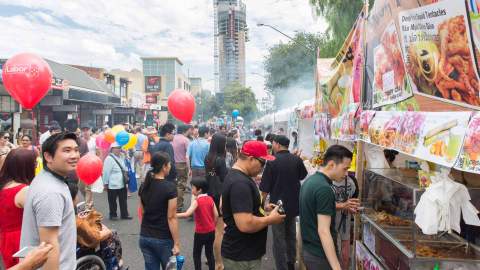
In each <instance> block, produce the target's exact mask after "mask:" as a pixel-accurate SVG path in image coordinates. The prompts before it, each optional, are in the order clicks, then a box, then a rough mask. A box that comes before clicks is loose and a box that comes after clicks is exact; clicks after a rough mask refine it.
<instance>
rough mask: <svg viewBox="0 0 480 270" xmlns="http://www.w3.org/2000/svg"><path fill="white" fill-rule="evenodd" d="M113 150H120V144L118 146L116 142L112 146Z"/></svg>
mask: <svg viewBox="0 0 480 270" xmlns="http://www.w3.org/2000/svg"><path fill="white" fill-rule="evenodd" d="M110 147H111V148H120V147H121V146H120V144H118V143H117V142H114V143H112V144H111V145H110Z"/></svg>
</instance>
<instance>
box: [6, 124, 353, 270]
mask: <svg viewBox="0 0 480 270" xmlns="http://www.w3.org/2000/svg"><path fill="white" fill-rule="evenodd" d="M124 128H125V129H126V130H128V131H129V132H131V133H134V134H135V136H136V137H137V143H136V145H135V146H134V148H133V149H130V150H125V149H123V148H122V147H121V146H120V145H119V144H117V143H112V144H111V145H110V147H109V148H108V149H105V148H101V147H97V144H96V136H99V135H101V133H102V132H104V131H105V130H107V129H109V127H108V126H105V127H103V128H102V129H100V130H96V129H92V128H90V127H81V128H80V129H79V128H78V124H77V122H76V121H75V120H71V121H70V120H68V121H67V122H65V123H64V124H63V128H62V127H61V126H60V125H59V124H58V123H55V122H53V123H51V124H50V126H49V129H48V130H47V131H46V132H45V133H43V134H41V135H40V136H39V140H38V144H36V143H35V142H34V141H33V139H32V137H30V136H28V134H21V135H18V136H17V137H18V138H17V140H16V141H13V140H12V139H13V138H11V137H10V134H8V133H0V203H1V204H2V208H0V216H2V219H1V220H0V251H1V255H2V258H3V263H4V264H5V266H6V267H7V269H36V268H37V267H39V266H40V265H43V268H42V269H75V268H76V259H77V253H76V252H77V247H78V245H79V243H78V242H79V241H78V239H77V230H78V231H79V235H78V236H79V237H80V236H81V235H80V231H81V232H82V237H85V235H84V234H85V233H84V231H87V232H88V231H89V230H80V229H78V226H79V216H80V223H82V222H81V215H79V214H78V213H77V209H76V207H75V205H76V204H77V203H78V202H79V196H77V193H81V194H82V195H83V199H84V200H85V203H86V206H87V209H92V211H94V210H93V209H94V206H95V202H94V199H93V196H92V186H88V185H85V184H83V182H82V181H79V180H78V177H77V176H76V173H75V168H76V164H77V162H78V160H79V158H80V157H81V156H83V155H85V154H87V153H95V154H96V155H98V156H99V157H101V158H102V160H103V161H104V165H103V173H102V177H101V179H99V180H98V181H101V184H103V188H104V190H106V192H107V194H108V196H107V197H108V205H109V213H108V217H109V218H110V219H111V220H117V219H127V220H128V219H132V216H131V214H130V213H129V212H128V206H127V202H128V200H127V198H128V197H129V196H132V194H131V193H130V190H129V182H128V181H127V180H126V179H128V177H129V176H128V171H134V174H135V178H136V179H138V181H139V184H140V188H139V190H138V196H139V205H140V207H139V215H140V218H141V221H140V222H141V229H140V237H139V249H140V250H141V252H142V254H143V257H144V262H145V266H144V267H145V269H147V270H150V269H155V270H157V269H160V267H161V269H165V268H166V265H167V263H168V261H169V258H170V257H171V256H172V255H178V254H180V250H181V246H180V237H181V236H180V234H179V223H178V218H191V217H192V216H193V220H194V222H195V231H194V238H193V239H194V243H193V251H192V254H193V256H192V257H193V261H194V265H195V269H196V270H197V269H201V267H202V263H201V254H202V250H203V249H205V256H206V258H207V265H208V269H210V270H213V269H227V270H236V269H245V270H247V269H262V267H261V264H262V257H263V256H264V255H265V253H266V248H267V230H268V227H269V226H270V227H271V230H272V235H273V254H274V259H275V266H276V269H277V270H284V269H285V270H292V269H295V263H296V261H297V259H298V258H297V255H296V253H297V241H298V237H297V233H296V231H297V229H296V223H297V217H299V223H300V228H301V236H302V240H301V241H302V245H303V254H302V256H303V258H304V263H305V265H306V268H307V269H347V268H348V264H349V253H348V250H349V248H350V238H349V236H350V220H351V216H350V214H351V213H355V212H356V211H357V209H358V207H359V204H358V200H357V199H355V190H357V189H358V188H356V182H355V180H354V178H353V179H352V177H351V176H350V177H348V169H349V167H350V163H351V161H352V153H351V152H350V151H349V150H348V149H346V148H345V147H343V146H339V145H334V146H331V147H330V148H329V149H328V150H327V151H326V153H325V156H324V157H323V161H324V162H323V166H322V167H321V168H320V169H319V170H318V171H317V172H316V173H314V174H311V175H310V176H308V177H307V175H308V172H307V169H306V168H305V165H304V163H303V160H302V159H301V158H300V153H301V152H300V151H299V150H298V139H297V134H296V132H294V133H292V134H291V135H292V136H291V138H293V142H290V139H289V138H288V137H287V136H286V135H285V134H284V132H283V131H279V132H278V133H279V134H277V135H273V134H271V133H270V134H268V135H267V136H266V137H265V139H264V137H263V136H262V134H261V131H255V134H252V138H251V139H250V140H244V141H241V139H240V137H241V136H240V132H239V130H238V129H235V128H233V129H230V130H227V129H226V127H218V128H212V127H207V126H203V125H200V126H192V125H178V126H175V125H173V124H172V123H165V124H164V125H162V126H161V127H160V128H159V129H158V130H157V129H155V128H154V127H151V126H148V127H144V126H142V125H141V124H140V123H133V124H132V125H131V124H129V123H125V124H124ZM130 164H132V166H131V167H132V168H130ZM305 179H307V180H305ZM302 181H304V183H303V184H301V183H302ZM190 191H191V199H190V205H187V203H186V202H187V201H188V198H187V196H189V195H188V194H187V192H190ZM117 206H119V208H120V213H118V212H117ZM119 214H120V215H119ZM4 217H8V218H4ZM82 224H83V223H82ZM98 231H100V232H102V231H103V232H105V231H108V232H109V233H108V237H112V233H111V232H110V230H108V228H106V227H105V226H104V225H101V226H99V227H98ZM97 233H98V232H97ZM337 233H338V234H339V235H340V237H338V238H337ZM86 234H88V233H86ZM108 237H107V238H108ZM100 238H101V239H102V241H103V240H105V239H107V238H105V237H103V236H102V237H100ZM337 241H338V243H340V244H339V245H337ZM83 242H88V241H82V243H83ZM95 243H97V242H95ZM337 246H338V247H340V248H341V252H338V251H337V248H336V247H337ZM23 247H37V248H36V249H34V250H33V251H32V252H30V254H29V255H28V256H27V258H25V260H23V261H22V262H21V263H19V261H18V258H15V257H13V256H12V255H13V254H14V253H15V252H17V251H18V250H19V249H21V248H23ZM183 252H184V253H186V252H189V251H183ZM337 254H341V256H339V255H337ZM40 257H41V259H40ZM118 259H119V261H121V254H120V255H119V258H118ZM120 265H122V264H120ZM119 269H121V268H119Z"/></svg>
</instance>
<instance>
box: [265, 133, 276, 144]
mask: <svg viewBox="0 0 480 270" xmlns="http://www.w3.org/2000/svg"><path fill="white" fill-rule="evenodd" d="M273 138H275V134H273V133H268V134H267V136H266V137H265V141H269V142H273Z"/></svg>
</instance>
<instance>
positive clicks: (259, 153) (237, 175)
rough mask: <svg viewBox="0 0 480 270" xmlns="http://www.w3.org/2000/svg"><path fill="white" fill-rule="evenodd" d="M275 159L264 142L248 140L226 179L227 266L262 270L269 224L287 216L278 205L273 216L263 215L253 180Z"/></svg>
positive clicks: (223, 246)
mask: <svg viewBox="0 0 480 270" xmlns="http://www.w3.org/2000/svg"><path fill="white" fill-rule="evenodd" d="M274 159H275V158H274V157H273V156H271V155H268V153H267V145H266V144H265V143H263V142H260V141H248V142H246V143H245V144H244V145H243V147H242V150H241V152H240V154H239V156H238V160H237V162H236V163H235V164H234V165H233V167H232V170H231V171H230V172H229V173H228V174H227V176H226V178H225V183H224V188H223V193H222V212H223V219H224V221H225V224H226V228H225V235H224V237H223V242H222V257H223V261H224V266H225V269H229V270H237V269H238V270H243V269H245V270H247V269H248V270H256V269H261V259H262V256H263V255H265V249H266V243H267V227H268V225H271V224H279V223H281V222H283V220H284V218H285V215H280V214H279V213H278V206H277V207H275V208H274V209H273V211H272V212H270V215H268V216H264V215H263V214H262V212H261V209H260V208H261V204H262V203H261V197H260V193H259V190H258V188H257V185H256V184H255V182H254V181H253V179H252V177H255V176H257V175H258V174H260V172H261V171H262V169H263V167H264V166H265V163H266V162H267V160H274Z"/></svg>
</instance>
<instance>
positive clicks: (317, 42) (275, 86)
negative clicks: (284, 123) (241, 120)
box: [264, 33, 343, 108]
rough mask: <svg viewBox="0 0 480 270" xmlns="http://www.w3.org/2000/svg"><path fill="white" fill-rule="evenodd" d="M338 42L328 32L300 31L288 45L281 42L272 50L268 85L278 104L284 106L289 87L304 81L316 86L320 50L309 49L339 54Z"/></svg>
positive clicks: (267, 61) (304, 85)
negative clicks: (324, 33) (317, 52)
mask: <svg viewBox="0 0 480 270" xmlns="http://www.w3.org/2000/svg"><path fill="white" fill-rule="evenodd" d="M342 44H343V43H341V44H340V45H338V44H336V43H335V42H333V41H332V40H331V38H330V37H329V36H328V35H318V34H311V33H297V34H296V35H295V37H294V38H293V40H292V41H290V42H288V43H287V44H277V45H274V46H273V47H271V48H270V49H269V54H268V55H267V56H266V57H265V60H264V66H265V72H266V76H265V78H266V82H265V87H266V88H267V90H268V91H269V92H270V93H272V94H273V96H274V98H275V101H274V102H275V105H276V106H277V108H278V106H279V105H280V104H279V103H280V101H279V100H280V99H281V97H282V94H284V93H285V91H284V90H285V89H287V88H289V87H292V86H293V85H297V84H299V83H300V84H302V85H301V87H302V88H307V89H312V91H313V89H314V73H315V72H314V71H315V61H316V53H315V52H313V51H311V50H309V49H307V48H305V47H308V48H312V49H313V50H314V51H315V50H316V48H319V49H320V57H322V58H327V57H335V55H336V54H337V52H338V49H337V47H340V46H341V45H342Z"/></svg>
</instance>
